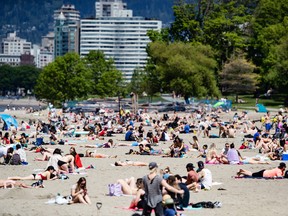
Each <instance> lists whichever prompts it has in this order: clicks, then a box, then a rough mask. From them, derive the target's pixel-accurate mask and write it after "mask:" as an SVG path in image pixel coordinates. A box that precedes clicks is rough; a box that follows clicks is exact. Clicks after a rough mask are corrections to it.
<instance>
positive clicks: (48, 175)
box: [8, 166, 58, 180]
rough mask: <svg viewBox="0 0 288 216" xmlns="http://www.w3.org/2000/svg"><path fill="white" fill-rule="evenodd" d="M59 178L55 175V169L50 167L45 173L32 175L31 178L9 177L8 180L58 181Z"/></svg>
mask: <svg viewBox="0 0 288 216" xmlns="http://www.w3.org/2000/svg"><path fill="white" fill-rule="evenodd" d="M57 178H58V176H57V175H56V173H55V169H54V167H53V166H49V167H48V168H47V169H46V170H45V171H44V172H42V173H39V174H31V175H29V176H25V177H20V176H13V177H8V180H54V179H57Z"/></svg>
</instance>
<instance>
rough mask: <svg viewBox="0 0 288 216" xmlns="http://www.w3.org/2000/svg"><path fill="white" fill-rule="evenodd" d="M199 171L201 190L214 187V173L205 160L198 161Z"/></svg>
mask: <svg viewBox="0 0 288 216" xmlns="http://www.w3.org/2000/svg"><path fill="white" fill-rule="evenodd" d="M197 164H198V169H197V173H198V176H199V183H198V184H199V185H200V187H199V188H200V190H202V189H205V190H210V189H211V188H212V173H211V171H210V170H209V169H207V168H205V166H204V163H203V161H198V162H197Z"/></svg>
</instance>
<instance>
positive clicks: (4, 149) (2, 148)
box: [0, 146, 7, 158]
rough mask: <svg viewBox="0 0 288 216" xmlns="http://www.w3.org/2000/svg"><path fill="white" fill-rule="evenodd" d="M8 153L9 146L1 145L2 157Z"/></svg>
mask: <svg viewBox="0 0 288 216" xmlns="http://www.w3.org/2000/svg"><path fill="white" fill-rule="evenodd" d="M6 155H7V148H5V147H3V146H0V158H1V157H4V156H6Z"/></svg>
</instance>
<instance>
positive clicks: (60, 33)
mask: <svg viewBox="0 0 288 216" xmlns="http://www.w3.org/2000/svg"><path fill="white" fill-rule="evenodd" d="M79 23H80V12H79V11H78V10H76V9H75V6H74V5H63V6H62V7H61V9H60V10H55V11H54V57H55V58H56V57H57V56H63V55H65V54H66V53H67V52H76V53H79Z"/></svg>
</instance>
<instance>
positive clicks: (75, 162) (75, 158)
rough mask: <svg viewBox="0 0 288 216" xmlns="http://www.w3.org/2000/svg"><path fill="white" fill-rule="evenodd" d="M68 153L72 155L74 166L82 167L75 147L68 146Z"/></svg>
mask: <svg viewBox="0 0 288 216" xmlns="http://www.w3.org/2000/svg"><path fill="white" fill-rule="evenodd" d="M70 155H72V156H73V157H74V166H75V167H76V168H77V169H79V168H82V167H83V165H82V161H81V159H80V156H79V154H77V152H76V149H75V148H74V147H70Z"/></svg>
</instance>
